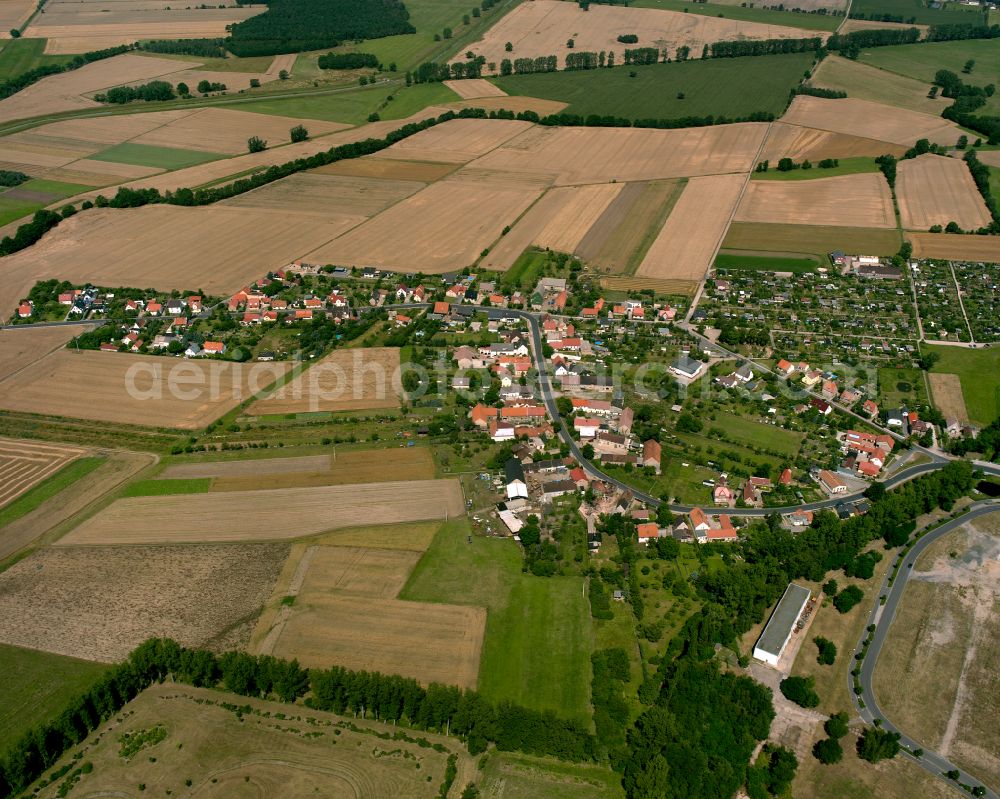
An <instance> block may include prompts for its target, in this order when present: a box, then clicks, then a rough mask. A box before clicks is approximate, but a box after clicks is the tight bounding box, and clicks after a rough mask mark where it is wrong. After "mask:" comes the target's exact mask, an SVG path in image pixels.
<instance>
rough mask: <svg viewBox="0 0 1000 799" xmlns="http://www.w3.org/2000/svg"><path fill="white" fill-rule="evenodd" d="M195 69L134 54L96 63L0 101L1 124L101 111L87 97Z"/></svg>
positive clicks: (179, 62) (52, 78) (41, 81)
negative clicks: (92, 110)
mask: <svg viewBox="0 0 1000 799" xmlns="http://www.w3.org/2000/svg"><path fill="white" fill-rule="evenodd" d="M27 35H29V36H30V35H32V34H27ZM35 35H37V34H35ZM42 36H45V34H42ZM50 43H51V40H50ZM96 49H99V48H98V47H84V48H83V49H81V50H72V51H69V52H74V53H82V52H86V51H87V50H96ZM191 66H192V62H185V61H175V60H173V59H169V58H155V57H153V56H145V55H133V54H132V53H126V54H125V55H117V56H115V57H114V58H106V59H104V60H103V61H95V62H94V63H92V64H87V65H86V66H83V67H80V69H75V70H73V71H72V72H63V73H61V74H59V75H52V76H50V77H48V78H42V79H41V80H40V81H38V83H33V84H32V85H31V86H28V87H27V88H26V89H22V90H21V91H19V92H18V93H17V94H14V95H12V96H10V97H7V98H5V99H3V100H0V122H9V121H10V120H13V119H25V118H28V117H35V116H40V115H42V114H54V113H56V112H58V111H74V110H77V109H81V108H97V107H99V105H100V104H99V103H96V102H94V101H93V100H90V99H88V98H86V97H84V96H83V95H84V94H86V93H89V92H96V91H100V90H101V89H107V88H109V87H111V86H120V85H121V84H123V83H128V82H130V81H139V80H151V79H152V78H158V77H161V76H163V75H169V74H171V73H174V72H180V71H181V70H182V69H186V68H190V67H191Z"/></svg>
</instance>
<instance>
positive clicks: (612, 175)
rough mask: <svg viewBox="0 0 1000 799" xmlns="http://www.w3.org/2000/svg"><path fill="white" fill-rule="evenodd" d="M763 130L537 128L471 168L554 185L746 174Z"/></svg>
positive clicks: (751, 126)
mask: <svg viewBox="0 0 1000 799" xmlns="http://www.w3.org/2000/svg"><path fill="white" fill-rule="evenodd" d="M588 13H589V12H588ZM766 132H767V125H765V124H762V123H759V122H743V123H739V124H735V125H714V126H711V127H703V128H683V129H678V130H653V129H650V128H583V127H580V128H559V127H541V126H537V127H534V128H532V129H531V130H529V131H527V132H526V133H523V134H521V135H520V136H518V137H517V138H515V139H512V140H511V141H509V142H507V143H506V144H504V145H502V146H501V147H498V148H497V149H496V150H494V151H493V152H491V153H489V154H488V155H486V156H483V157H482V158H480V159H478V160H477V161H476V162H475V163H474V164H473V166H475V167H480V168H484V169H494V170H497V171H514V172H525V173H536V174H554V175H556V183H557V184H558V185H574V184H579V183H610V182H611V181H613V180H617V181H618V182H619V183H627V182H629V181H635V180H654V179H656V178H671V177H687V176H693V175H709V174H717V173H722V172H749V171H750V170H751V169H752V168H753V167H754V160H755V158H756V155H757V150H758V148H759V147H760V144H761V141H762V139H763V137H764V135H765V134H766Z"/></svg>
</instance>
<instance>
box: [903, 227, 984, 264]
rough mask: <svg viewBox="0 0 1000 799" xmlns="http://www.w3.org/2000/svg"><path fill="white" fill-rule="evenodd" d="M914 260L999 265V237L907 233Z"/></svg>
mask: <svg viewBox="0 0 1000 799" xmlns="http://www.w3.org/2000/svg"><path fill="white" fill-rule="evenodd" d="M906 238H907V240H908V241H909V242H910V243H911V244H913V256H914V257H915V258H942V259H946V260H952V261H985V262H988V263H994V264H1000V237H997V236H956V235H952V234H949V233H907V234H906Z"/></svg>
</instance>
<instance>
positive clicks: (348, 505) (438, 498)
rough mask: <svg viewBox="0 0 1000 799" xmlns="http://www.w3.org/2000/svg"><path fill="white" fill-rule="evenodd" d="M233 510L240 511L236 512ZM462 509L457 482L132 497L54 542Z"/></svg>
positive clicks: (187, 540) (380, 519) (170, 539)
mask: <svg viewBox="0 0 1000 799" xmlns="http://www.w3.org/2000/svg"><path fill="white" fill-rule="evenodd" d="M234 508H238V509H239V510H238V512H236V513H234ZM464 512H465V503H464V501H463V499H462V487H461V485H460V484H459V482H458V481H457V480H410V481H404V482H392V483H362V484H359V485H345V486H325V487H321V488H284V489H277V490H274V491H241V492H239V493H231V492H212V493H208V494H183V495H178V496H158V497H157V496H154V497H134V498H129V499H120V500H118V501H117V502H115V503H114V504H112V505H111V506H109V507H108V508H105V509H104V510H102V511H101V512H100V513H98V514H97V515H96V516H93V517H92V518H90V519H88V520H87V521H85V522H84V523H83V524H81V525H80V526H79V527H77V528H76V529H75V530H73V531H72V532H71V533H69V534H68V535H66V536H65V537H63V539H62V540H61V541H60V542H59V543H60V545H61V546H70V545H74V544H87V545H101V544H119V545H130V544H191V543H198V542H209V543H212V542H219V543H229V542H232V541H269V540H285V539H292V538H301V537H302V536H309V535H317V534H319V533H323V532H326V531H327V530H336V529H338V528H342V527H357V526H358V525H359V524H396V523H398V522H407V521H422V520H427V519H444V518H445V516H460V515H462V513H464ZM136 514H138V516H137V515H136ZM136 518H142V519H143V524H142V526H141V527H139V526H137V525H136V524H135V520H136Z"/></svg>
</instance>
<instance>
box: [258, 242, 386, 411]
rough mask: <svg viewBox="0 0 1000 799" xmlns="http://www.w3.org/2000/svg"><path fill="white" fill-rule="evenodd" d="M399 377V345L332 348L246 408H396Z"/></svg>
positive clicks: (293, 409)
mask: <svg viewBox="0 0 1000 799" xmlns="http://www.w3.org/2000/svg"><path fill="white" fill-rule="evenodd" d="M338 263H339V262H338ZM401 380H402V375H401V374H400V370H399V349H398V348H395V347H368V348H358V349H350V350H334V351H333V352H331V353H330V354H329V355H327V356H326V357H325V358H323V360H321V361H320V362H319V363H316V364H313V365H312V366H310V367H309V368H308V369H306V370H305V371H303V372H301V373H300V374H298V375H296V377H294V378H293V379H292V380H290V381H289V382H287V383H286V384H285V385H283V386H281V388H279V389H278V390H277V391H275V392H274V393H272V394H269V395H268V396H266V397H264V398H262V399H260V400H258V401H257V402H255V403H253V405H251V406H250V407H249V408H248V409H247V412H248V413H250V414H256V415H260V414H271V413H308V412H313V411H348V410H357V409H361V408H396V407H399V397H400V392H401V382H400V381H401Z"/></svg>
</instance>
